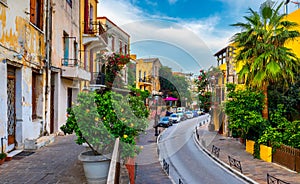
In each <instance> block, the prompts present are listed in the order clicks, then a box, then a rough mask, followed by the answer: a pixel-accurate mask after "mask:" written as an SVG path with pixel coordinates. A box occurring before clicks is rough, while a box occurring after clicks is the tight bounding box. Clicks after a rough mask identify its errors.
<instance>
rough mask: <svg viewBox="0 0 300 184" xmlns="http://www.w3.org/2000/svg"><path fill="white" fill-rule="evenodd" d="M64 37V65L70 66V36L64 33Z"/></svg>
mask: <svg viewBox="0 0 300 184" xmlns="http://www.w3.org/2000/svg"><path fill="white" fill-rule="evenodd" d="M63 34H64V37H63V39H64V40H63V48H64V64H65V63H66V65H68V63H67V62H68V59H69V38H68V37H69V34H68V33H66V32H64V33H63Z"/></svg>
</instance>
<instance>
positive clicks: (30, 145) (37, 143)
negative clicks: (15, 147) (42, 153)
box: [24, 134, 55, 150]
mask: <svg viewBox="0 0 300 184" xmlns="http://www.w3.org/2000/svg"><path fill="white" fill-rule="evenodd" d="M54 139H55V135H53V134H51V135H49V136H42V137H40V138H38V139H32V140H29V139H26V140H25V143H24V148H25V150H37V149H40V148H41V147H43V146H47V145H48V144H51V143H52V142H54Z"/></svg>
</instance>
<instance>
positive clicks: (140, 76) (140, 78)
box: [139, 70, 142, 82]
mask: <svg viewBox="0 0 300 184" xmlns="http://www.w3.org/2000/svg"><path fill="white" fill-rule="evenodd" d="M141 80H142V71H141V70H140V71H139V81H140V82H141Z"/></svg>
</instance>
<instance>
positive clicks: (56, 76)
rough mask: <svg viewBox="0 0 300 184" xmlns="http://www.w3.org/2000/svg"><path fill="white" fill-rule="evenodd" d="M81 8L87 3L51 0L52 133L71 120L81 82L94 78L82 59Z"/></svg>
mask: <svg viewBox="0 0 300 184" xmlns="http://www.w3.org/2000/svg"><path fill="white" fill-rule="evenodd" d="M81 2H82V1H81ZM83 3H85V2H83ZM81 6H85V4H80V1H68V0H66V1H61V0H52V1H51V11H50V12H51V14H50V20H51V21H50V26H51V27H50V29H51V37H50V42H51V48H50V71H51V76H50V78H51V79H50V83H49V86H50V92H49V93H50V97H49V98H50V125H49V127H48V128H49V133H55V132H58V131H60V126H61V125H63V124H64V123H65V122H66V119H67V116H66V114H67V108H70V107H71V106H72V102H73V101H75V100H76V96H77V94H78V92H79V91H80V88H81V83H82V82H83V81H90V79H91V74H90V72H89V70H88V68H87V67H86V65H85V63H84V61H83V60H82V59H81V58H80V50H79V49H80V45H79V44H80V42H81V37H80V27H81V26H83V25H81V22H80V21H79V20H80V19H79V17H80V7H81ZM95 7H96V6H95Z"/></svg>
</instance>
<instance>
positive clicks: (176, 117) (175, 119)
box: [169, 113, 181, 123]
mask: <svg viewBox="0 0 300 184" xmlns="http://www.w3.org/2000/svg"><path fill="white" fill-rule="evenodd" d="M169 119H170V120H171V122H172V123H178V122H180V121H181V119H180V116H179V115H178V114H176V113H173V114H171V115H170V118H169Z"/></svg>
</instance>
